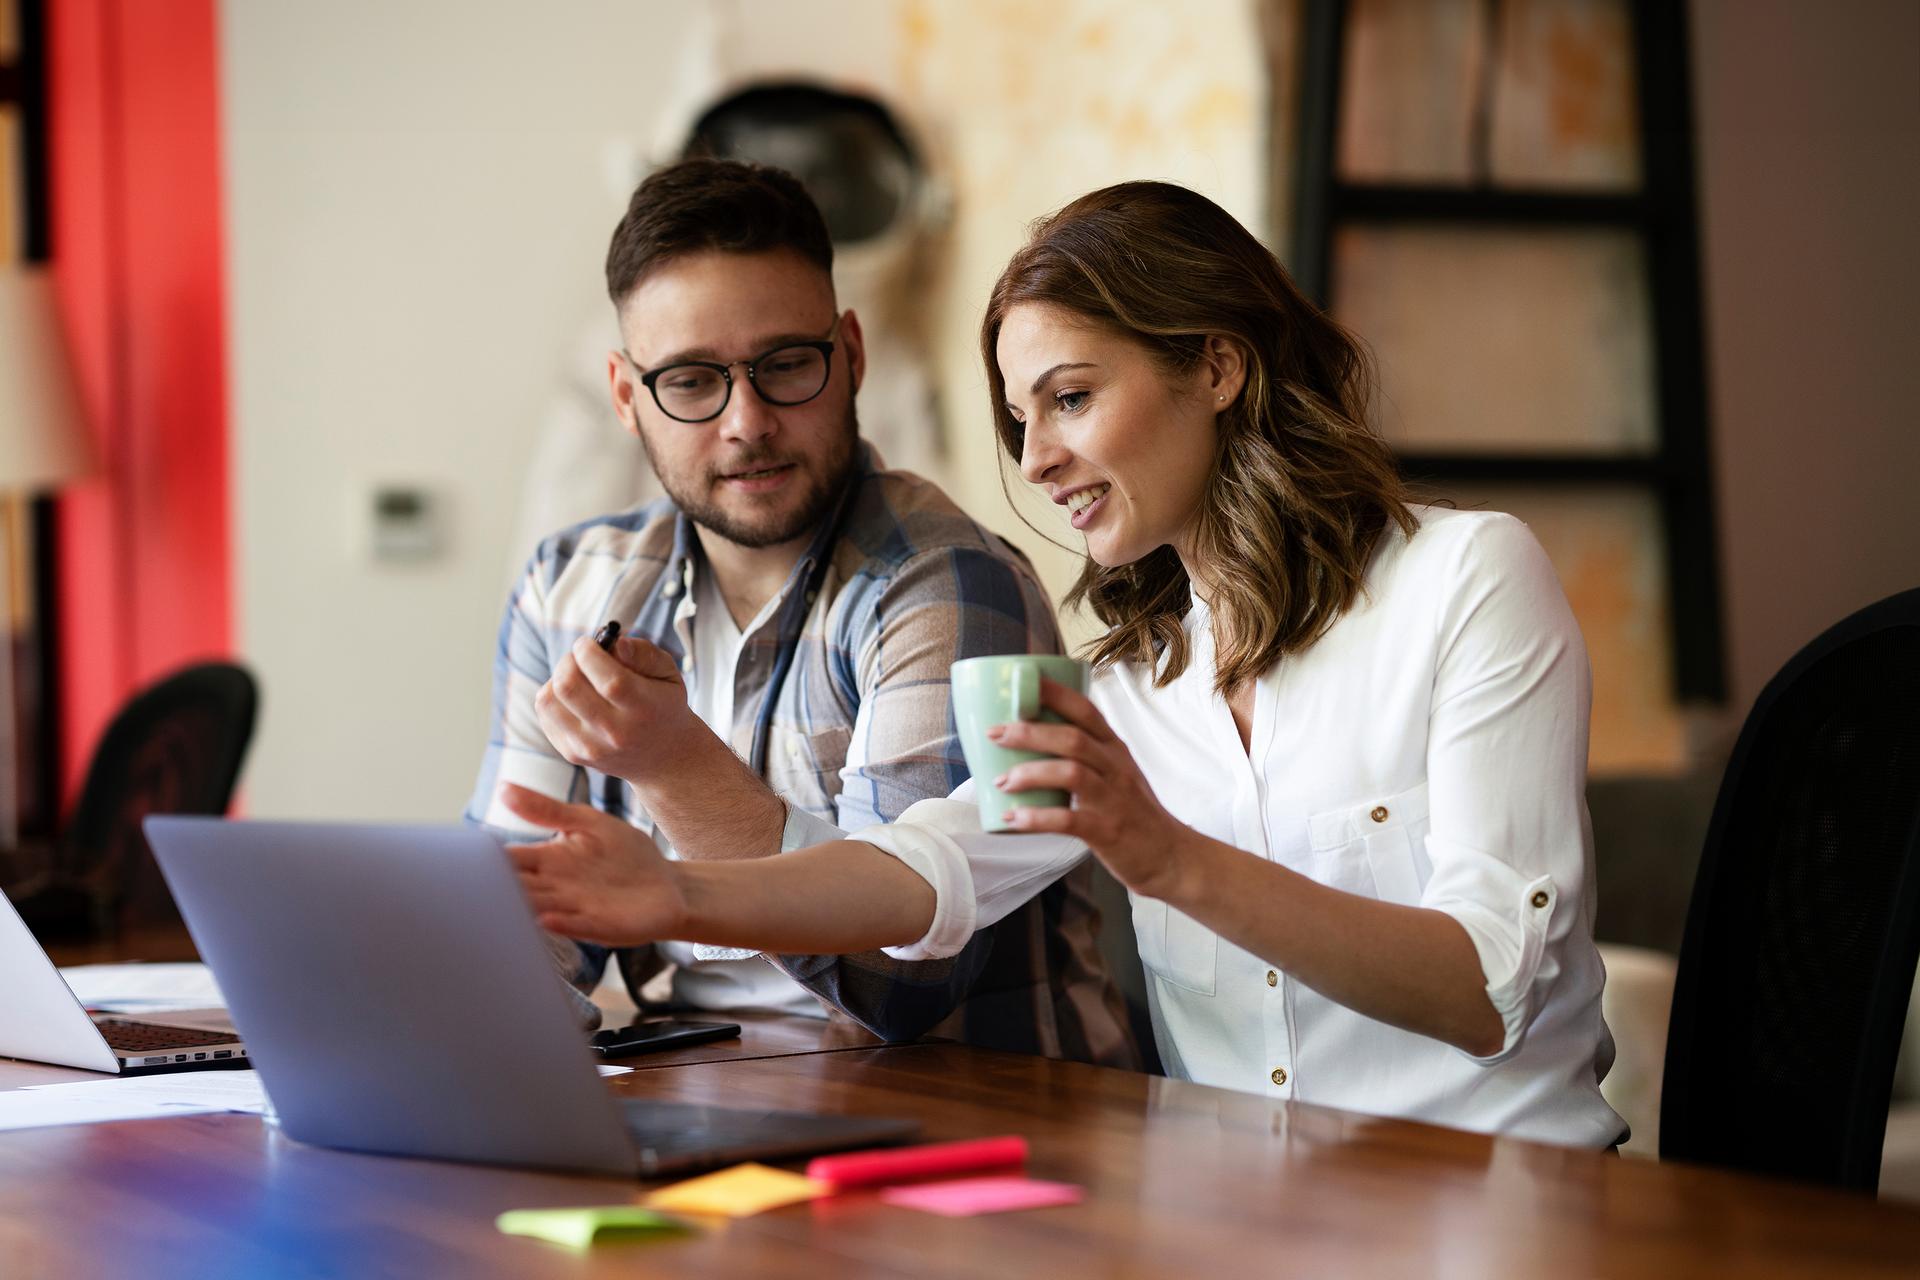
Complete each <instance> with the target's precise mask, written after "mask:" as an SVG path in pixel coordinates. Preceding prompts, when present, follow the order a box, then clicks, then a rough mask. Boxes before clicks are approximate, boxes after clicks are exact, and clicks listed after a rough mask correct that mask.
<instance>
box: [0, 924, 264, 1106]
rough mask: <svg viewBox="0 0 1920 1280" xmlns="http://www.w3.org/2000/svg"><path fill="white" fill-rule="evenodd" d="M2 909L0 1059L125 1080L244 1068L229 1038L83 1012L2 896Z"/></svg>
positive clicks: (242, 1055)
mask: <svg viewBox="0 0 1920 1280" xmlns="http://www.w3.org/2000/svg"><path fill="white" fill-rule="evenodd" d="M0 903H4V904H5V905H4V906H0V974H5V975H6V977H5V980H4V981H0V1057H5V1058H26V1059H28V1060H29V1061H32V1062H52V1063H55V1064H57V1065H59V1066H63V1067H79V1068H81V1069H82V1070H85V1071H111V1072H117V1073H118V1074H120V1075H126V1076H133V1075H149V1074H152V1073H154V1072H157V1071H191V1070H194V1069H197V1068H206V1067H241V1066H246V1065H248V1064H247V1051H246V1048H245V1046H243V1045H242V1044H241V1043H240V1040H239V1038H238V1037H236V1036H235V1035H234V1034H233V1032H231V1031H220V1030H202V1029H198V1028H194V1027H173V1026H167V1025H165V1024H163V1023H157V1022H149V1021H147V1020H145V1019H141V1018H127V1017H122V1016H119V1015H117V1014H110V1013H90V1012H88V1011H87V1009H86V1008H85V1006H83V1005H82V1004H81V1003H80V1001H79V1000H78V999H77V998H76V997H75V996H74V994H73V989H72V988H71V987H69V986H67V981H66V979H65V978H62V977H61V976H60V971H59V970H58V969H56V968H54V967H53V961H52V960H49V959H48V958H47V953H46V952H45V951H44V950H42V949H41V946H40V943H39V941H38V940H37V939H35V938H34V936H33V933H32V931H31V930H29V929H28V928H27V923H26V921H24V920H22V919H21V918H20V913H19V912H18V911H15V910H14V909H13V903H12V902H11V901H9V900H8V899H7V897H6V895H5V894H0Z"/></svg>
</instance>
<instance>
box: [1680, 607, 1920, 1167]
mask: <svg viewBox="0 0 1920 1280" xmlns="http://www.w3.org/2000/svg"><path fill="white" fill-rule="evenodd" d="M1917 961H1920V590H1915V591H1907V592H1903V593H1901V594H1900V595H1896V596H1893V597H1891V598H1889V599H1887V600H1883V601H1881V602H1880V603H1879V604H1877V605H1873V606H1871V607H1869V608H1866V609H1863V610H1861V611H1860V612H1859V613H1856V614H1854V615H1853V616H1852V617H1850V618H1848V619H1846V620H1845V621H1844V622H1842V623H1840V624H1839V625H1838V626H1836V627H1834V628H1832V629H1831V630H1829V631H1828V632H1826V633H1825V634H1824V635H1822V636H1820V637H1819V638H1818V639H1816V640H1815V641H1813V643H1811V644H1809V645H1808V646H1807V647H1806V648H1805V649H1803V650H1801V651H1800V653H1799V654H1798V655H1796V656H1795V657H1794V659H1793V660H1792V661H1791V662H1789V663H1788V664H1787V665H1786V666H1785V667H1784V668H1783V669H1782V670H1781V672H1780V674H1779V675H1777V676H1775V677H1774V678H1773V680H1772V682H1771V683H1769V684H1768V685H1767V687H1766V689H1765V690H1764V691H1763V692H1762V693H1761V695H1760V697H1759V699H1758V701H1756V702H1755V703H1754V707H1753V711H1752V712H1751V713H1750V714H1749V715H1748V717H1747V722H1746V725H1745V727H1744V728H1743V729H1742V730H1741V733H1740V740H1739V743H1738V744H1737V745H1736V746H1735V747H1734V752H1733V757H1732V759H1731V760H1730V762H1729V763H1728V765H1727V772H1726V777H1725V778H1724V780H1723V781H1722V783H1721V786H1720V797H1719V800H1718V801H1717V802H1716V804H1715V805H1714V812H1713V820H1712V823H1711V824H1710V826H1709V827H1708V831H1707V841H1706V848H1705V850H1704V852H1703V854H1702V856H1701V859H1700V872H1699V875H1698V877H1697V878H1696V879H1695V881H1694V890H1693V901H1692V904H1691V906H1690V907H1689V909H1688V912H1687V929H1686V936H1685V939H1684V941H1683V942H1682V944H1681V949H1680V967H1679V977H1678V981H1677V983H1676V985H1675V988H1674V994H1673V1015H1672V1019H1671V1023H1670V1030H1669V1032H1668V1039H1667V1062H1666V1076H1665V1082H1664V1088H1663V1096H1662V1102H1661V1112H1660V1154H1661V1157H1662V1158H1663V1159H1681V1160H1697V1161H1703V1162H1706V1163H1711V1164H1719V1165H1725V1166H1730V1167H1734V1168H1739V1169H1745V1170H1748V1171H1751V1172H1756V1173H1769V1174H1776V1175H1781V1176H1785V1177H1793V1178H1801V1179H1806V1180H1810V1181H1816V1182H1822V1183H1827V1184H1829V1185H1833V1186H1841V1187H1850V1188H1855V1189H1859V1190H1866V1191H1871V1190H1873V1189H1874V1188H1875V1187H1876V1186H1877V1185H1878V1182H1879V1176H1880V1172H1879V1171H1880V1152H1881V1145H1882V1141H1883V1139H1884V1137H1885V1133H1886V1124H1887V1105H1888V1096H1889V1091H1890V1089H1891V1086H1892V1081H1893V1066H1894V1058H1895V1055H1896V1053H1897V1052H1898V1050H1899V1045H1900V1033H1901V1027H1902V1022H1903V1021H1904V1019H1905V1016H1906V1009H1907V997H1908V993H1909V992H1910V990H1911V989H1912V984H1913V978H1914V966H1915V964H1916V962H1917Z"/></svg>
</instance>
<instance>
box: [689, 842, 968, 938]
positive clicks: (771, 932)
mask: <svg viewBox="0 0 1920 1280" xmlns="http://www.w3.org/2000/svg"><path fill="white" fill-rule="evenodd" d="M674 876H675V879H676V880H677V881H678V882H679V886H680V892H681V895H682V897H683V898H684V901H685V907H684V912H685V918H684V920H683V921H682V922H681V925H680V927H679V928H677V929H676V930H675V932H674V937H675V938H677V939H679V940H681V941H684V942H704V943H707V944H708V945H711V946H721V947H750V948H752V949H754V950H756V951H771V952H787V953H800V954H808V955H844V954H850V953H854V952H860V951H872V950H874V949H875V948H878V947H899V946H905V945H907V944H908V943H910V942H917V941H919V940H920V939H921V938H922V937H924V936H925V935H926V932H927V930H928V929H929V928H931V927H932V925H933V913H934V905H935V903H934V893H933V887H932V886H931V885H929V884H928V883H927V882H926V881H925V880H923V879H921V878H920V876H919V875H918V874H917V873H916V872H914V871H913V870H912V869H910V868H909V867H908V866H907V865H906V864H905V863H903V862H901V861H900V860H899V859H898V858H895V857H894V856H892V855H891V854H888V853H883V852H881V851H880V850H879V849H876V848H875V847H874V846H872V845H870V844H865V843H863V842H861V841H859V840H836V841H833V842H832V843H830V844H822V845H815V846H813V847H812V848H809V849H798V850H795V851H794V852H792V853H783V854H778V855H776V856H774V857H770V858H753V859H748V860H743V861H721V862H680V863H676V864H674Z"/></svg>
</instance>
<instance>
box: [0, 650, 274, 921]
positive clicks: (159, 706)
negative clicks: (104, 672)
mask: <svg viewBox="0 0 1920 1280" xmlns="http://www.w3.org/2000/svg"><path fill="white" fill-rule="evenodd" d="M258 705H259V697H258V694H257V692H256V690H255V686H254V680H253V677H252V676H251V675H249V674H248V673H247V671H246V669H245V668H244V667H239V666H235V665H234V664H232V663H226V662H208V663H201V664H199V665H197V666H191V667H187V668H185V669H183V670H181V671H176V672H174V673H173V674H172V675H170V676H166V677H164V678H163V679H161V680H159V681H156V682H155V683H154V684H152V685H149V686H148V687H147V688H146V689H144V690H142V691H141V692H139V693H137V694H135V695H134V697H133V698H132V699H131V700H130V701H129V702H128V703H127V705H126V706H125V707H123V708H121V710H120V713H119V714H118V715H116V716H115V717H114V718H113V721H112V723H111V724H109V725H108V726H107V731H106V733H105V734H103V735H102V736H101V739H100V745H99V746H98V747H97V748H95V750H94V753H93V759H92V761H91V762H89V764H88V766H87V776H86V780H85V782H84V783H82V785H81V788H80V798H79V801H78V802H77V804H76V805H75V806H74V811H73V816H72V818H71V819H70V820H69V822H68V824H67V826H66V828H65V829H64V830H63V831H62V832H61V833H60V840H59V844H58V847H57V849H56V850H55V853H54V856H53V861H52V866H51V868H50V871H49V873H48V875H47V877H46V879H45V881H44V882H43V883H42V884H40V885H39V886H36V887H34V888H33V889H32V890H31V891H29V892H25V893H22V894H21V895H20V896H19V897H18V898H17V900H16V902H15V905H16V906H17V907H18V908H19V910H20V914H21V916H22V917H23V918H24V919H25V920H26V921H27V924H28V926H29V927H30V928H32V929H33V930H34V932H35V933H36V934H37V935H38V936H39V937H40V938H41V939H42V940H44V941H52V940H71V939H74V938H80V937H86V936H88V935H90V934H95V933H104V932H112V931H113V930H115V929H117V928H120V927H123V926H127V925H142V924H165V923H169V922H173V921H177V920H178V919H179V913H178V912H177V910H176V909H175V907H174V905H173V895H172V894H171V893H169V892H168V891H167V886H166V882H165V881H164V880H163V879H162V878H161V875H160V869H159V866H158V865H157V864H156V863H155V862H154V859H153V852H152V851H151V850H150V849H148V848H147V842H146V837H145V836H144V835H142V834H141V831H140V820H141V819H142V818H144V817H146V816H147V815H148V814H150V813H188V814H223V813H225V812H226V811H227V806H228V804H229V803H230V802H231V801H232V799H233V789H234V784H235V783H236V782H237V781H238V780H239V777H240V765H241V762H242V761H243V760H244V759H245V758H246V754H247V744H248V742H249V741H250V740H251V738H252V736H253V723H254V715H255V712H256V710H257V708H258Z"/></svg>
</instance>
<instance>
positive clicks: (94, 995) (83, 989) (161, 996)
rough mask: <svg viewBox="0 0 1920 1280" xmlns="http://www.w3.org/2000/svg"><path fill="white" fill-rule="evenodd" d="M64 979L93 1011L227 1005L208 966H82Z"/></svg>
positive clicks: (69, 970) (65, 973) (66, 972)
mask: <svg viewBox="0 0 1920 1280" xmlns="http://www.w3.org/2000/svg"><path fill="white" fill-rule="evenodd" d="M60 976H61V977H63V978H65V979H66V980H67V985H68V986H70V987H72V988H73V994H74V995H75V996H77V997H79V1000H80V1003H81V1004H83V1005H85V1006H87V1008H89V1009H110V1010H113V1011H114V1012H117V1013H159V1012H161V1011H162V1010H166V1009H207V1008H212V1007H215V1006H220V1005H224V1004H226V1000H225V998H224V997H222V996H221V994H220V987H219V985H218V984H217V983H215V982H214V980H213V972H212V970H210V969H208V968H207V966H206V965H204V964H197V963H195V964H81V965H74V966H72V967H70V968H66V969H62V970H61V971H60Z"/></svg>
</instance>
